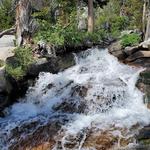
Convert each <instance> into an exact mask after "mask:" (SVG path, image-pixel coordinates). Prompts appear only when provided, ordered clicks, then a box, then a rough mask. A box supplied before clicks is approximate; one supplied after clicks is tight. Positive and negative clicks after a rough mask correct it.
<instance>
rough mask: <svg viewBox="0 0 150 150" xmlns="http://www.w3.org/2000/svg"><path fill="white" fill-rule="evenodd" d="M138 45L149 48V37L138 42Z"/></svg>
mask: <svg viewBox="0 0 150 150" xmlns="http://www.w3.org/2000/svg"><path fill="white" fill-rule="evenodd" d="M140 46H141V47H142V48H146V49H148V50H150V39H148V40H147V41H144V42H142V43H140Z"/></svg>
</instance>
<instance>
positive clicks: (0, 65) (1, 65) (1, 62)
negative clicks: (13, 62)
mask: <svg viewBox="0 0 150 150" xmlns="http://www.w3.org/2000/svg"><path fill="white" fill-rule="evenodd" d="M4 64H5V63H4V61H3V60H1V59H0V67H3V66H4Z"/></svg>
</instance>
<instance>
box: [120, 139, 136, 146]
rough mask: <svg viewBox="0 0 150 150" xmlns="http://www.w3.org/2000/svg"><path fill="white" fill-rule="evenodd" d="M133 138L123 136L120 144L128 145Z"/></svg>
mask: <svg viewBox="0 0 150 150" xmlns="http://www.w3.org/2000/svg"><path fill="white" fill-rule="evenodd" d="M133 141H134V140H133V138H121V139H120V146H121V147H126V146H128V145H129V144H130V143H133Z"/></svg>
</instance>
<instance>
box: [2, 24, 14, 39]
mask: <svg viewBox="0 0 150 150" xmlns="http://www.w3.org/2000/svg"><path fill="white" fill-rule="evenodd" d="M14 32H15V28H14V27H12V28H10V29H6V30H4V31H2V32H0V38H1V37H3V36H4V35H11V34H13V33H14Z"/></svg>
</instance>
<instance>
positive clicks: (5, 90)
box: [0, 68, 12, 116]
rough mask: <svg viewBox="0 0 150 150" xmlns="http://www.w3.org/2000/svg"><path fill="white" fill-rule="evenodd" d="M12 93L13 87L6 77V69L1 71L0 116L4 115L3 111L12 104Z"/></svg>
mask: <svg viewBox="0 0 150 150" xmlns="http://www.w3.org/2000/svg"><path fill="white" fill-rule="evenodd" d="M11 92H12V86H11V85H10V83H9V82H8V81H7V79H6V77H5V69H4V68H1V69H0V116H1V115H2V112H1V111H2V110H3V109H4V108H5V107H6V106H8V105H9V104H10V103H11V102H10V98H9V95H10V93H11Z"/></svg>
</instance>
